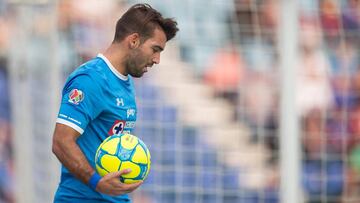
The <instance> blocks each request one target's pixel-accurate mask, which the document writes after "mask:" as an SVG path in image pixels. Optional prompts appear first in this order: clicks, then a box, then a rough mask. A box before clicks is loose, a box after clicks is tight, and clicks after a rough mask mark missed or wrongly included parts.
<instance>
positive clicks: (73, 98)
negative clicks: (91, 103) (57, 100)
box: [68, 89, 85, 105]
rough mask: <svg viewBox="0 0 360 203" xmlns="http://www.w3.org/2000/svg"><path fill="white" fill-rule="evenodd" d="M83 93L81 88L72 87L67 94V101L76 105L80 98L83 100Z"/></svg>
mask: <svg viewBox="0 0 360 203" xmlns="http://www.w3.org/2000/svg"><path fill="white" fill-rule="evenodd" d="M84 96H85V95H84V93H83V92H82V91H81V90H78V89H73V90H71V92H70V94H69V100H68V101H69V102H70V103H73V104H76V105H78V104H79V103H80V102H81V101H82V100H84Z"/></svg>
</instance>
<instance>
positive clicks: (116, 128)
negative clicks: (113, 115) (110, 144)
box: [108, 120, 126, 135]
mask: <svg viewBox="0 0 360 203" xmlns="http://www.w3.org/2000/svg"><path fill="white" fill-rule="evenodd" d="M125 124H126V121H121V120H116V121H115V123H114V125H113V126H112V127H111V129H110V130H109V132H108V134H109V135H115V134H120V133H122V132H123V131H124V128H125Z"/></svg>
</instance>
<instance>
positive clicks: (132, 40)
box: [126, 33, 140, 49]
mask: <svg viewBox="0 0 360 203" xmlns="http://www.w3.org/2000/svg"><path fill="white" fill-rule="evenodd" d="M126 41H127V43H128V45H129V48H130V49H135V48H138V47H139V46H140V35H139V33H132V34H130V35H128V36H127V37H126Z"/></svg>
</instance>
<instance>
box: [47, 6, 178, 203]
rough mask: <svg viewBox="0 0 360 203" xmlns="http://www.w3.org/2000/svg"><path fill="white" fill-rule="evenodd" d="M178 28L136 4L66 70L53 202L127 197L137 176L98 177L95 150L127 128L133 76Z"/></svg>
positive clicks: (154, 59)
mask: <svg viewBox="0 0 360 203" xmlns="http://www.w3.org/2000/svg"><path fill="white" fill-rule="evenodd" d="M177 31H178V28H177V23H176V22H175V21H174V20H173V19H171V18H164V17H163V16H162V15H161V14H160V13H159V12H158V11H156V10H155V9H153V8H152V7H151V6H149V5H148V4H136V5H134V6H132V7H131V8H130V9H129V10H128V11H126V12H125V13H124V15H123V16H122V17H121V18H120V19H119V20H118V22H117V24H116V31H115V37H114V40H113V42H112V44H111V45H110V46H109V47H108V48H107V49H106V51H105V52H104V53H103V54H98V55H97V57H96V58H94V59H92V60H90V61H88V62H86V63H84V64H83V65H81V66H80V67H78V68H77V69H76V70H75V71H74V72H73V73H72V74H71V75H70V76H69V78H68V79H67V81H66V84H65V86H64V88H63V92H62V101H61V106H60V110H59V114H58V118H57V121H56V126H55V132H54V135H53V145H52V150H53V152H54V154H55V155H56V156H57V158H58V159H59V160H60V162H61V163H62V171H61V180H60V184H59V187H58V189H57V192H56V194H55V198H54V202H56V203H58V202H81V203H84V202H130V199H129V196H128V195H127V193H130V192H132V191H134V190H135V189H136V188H138V187H139V186H140V185H141V184H142V182H138V183H133V184H124V183H122V182H121V181H120V176H121V175H123V174H126V173H129V172H130V169H125V170H122V171H119V172H113V173H109V174H107V175H105V176H104V177H100V176H99V174H97V173H96V171H95V170H94V168H95V163H94V157H95V153H96V150H97V147H98V146H99V145H100V143H101V142H102V141H103V140H104V139H105V138H106V137H108V136H111V135H113V134H118V133H122V132H131V131H132V129H133V128H134V124H135V121H136V110H137V109H136V104H135V92H134V85H133V79H132V77H136V78H138V77H141V76H142V75H143V74H144V73H145V72H147V71H148V68H150V67H151V66H152V65H153V64H158V63H159V62H160V52H161V51H162V50H164V48H165V44H166V42H167V41H169V40H171V39H172V38H173V37H174V36H175V35H176V32H177Z"/></svg>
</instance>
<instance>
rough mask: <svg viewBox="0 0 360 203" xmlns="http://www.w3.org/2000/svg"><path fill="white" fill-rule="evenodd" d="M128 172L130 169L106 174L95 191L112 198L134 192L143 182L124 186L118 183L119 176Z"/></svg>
mask: <svg viewBox="0 0 360 203" xmlns="http://www.w3.org/2000/svg"><path fill="white" fill-rule="evenodd" d="M130 172H131V169H124V170H121V171H117V172H112V173H108V174H106V175H105V176H104V177H102V178H101V179H100V181H99V183H98V184H97V186H96V191H98V192H101V193H103V194H107V195H113V196H118V195H123V194H126V193H130V192H132V191H134V190H135V189H136V188H138V187H139V186H140V185H141V184H142V183H143V181H139V182H137V183H132V184H125V183H122V182H121V181H120V176H122V175H124V174H128V173H130Z"/></svg>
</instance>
